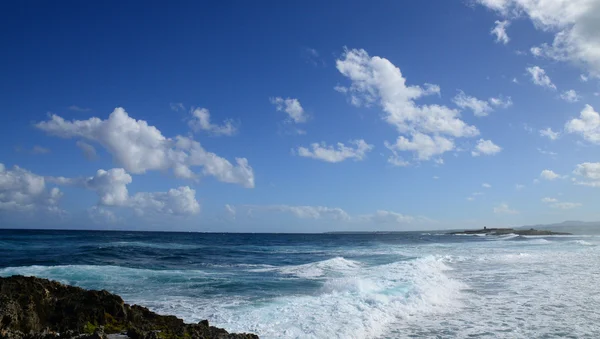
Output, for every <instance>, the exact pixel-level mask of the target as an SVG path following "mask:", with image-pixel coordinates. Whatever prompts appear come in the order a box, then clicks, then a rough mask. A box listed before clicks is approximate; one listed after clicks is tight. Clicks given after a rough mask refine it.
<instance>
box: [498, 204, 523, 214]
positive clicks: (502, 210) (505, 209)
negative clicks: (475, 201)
mask: <svg viewBox="0 0 600 339" xmlns="http://www.w3.org/2000/svg"><path fill="white" fill-rule="evenodd" d="M494 213H496V214H518V213H519V211H517V210H514V209H512V208H510V207H509V206H508V204H505V203H503V204H500V205H498V206H496V207H494Z"/></svg>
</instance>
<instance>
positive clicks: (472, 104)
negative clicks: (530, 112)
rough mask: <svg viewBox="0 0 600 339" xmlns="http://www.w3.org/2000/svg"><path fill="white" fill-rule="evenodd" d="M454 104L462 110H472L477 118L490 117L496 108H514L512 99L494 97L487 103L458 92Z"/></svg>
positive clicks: (453, 100)
mask: <svg viewBox="0 0 600 339" xmlns="http://www.w3.org/2000/svg"><path fill="white" fill-rule="evenodd" d="M452 102H454V103H455V104H456V106H458V107H460V108H462V109H465V108H468V109H470V110H471V111H473V114H474V115H475V116H476V117H485V116H488V115H489V114H490V113H491V112H493V111H494V107H500V108H507V107H510V106H512V99H511V97H507V98H503V97H502V96H499V97H497V98H494V97H492V98H489V99H488V100H487V101H485V100H480V99H477V98H475V97H472V96H469V95H466V94H465V92H463V91H458V94H457V95H456V96H455V97H454V98H453V99H452Z"/></svg>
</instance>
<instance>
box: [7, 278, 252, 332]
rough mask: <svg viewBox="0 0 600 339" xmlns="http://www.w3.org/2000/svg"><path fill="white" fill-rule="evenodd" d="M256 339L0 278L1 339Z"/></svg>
mask: <svg viewBox="0 0 600 339" xmlns="http://www.w3.org/2000/svg"><path fill="white" fill-rule="evenodd" d="M21 338H26V339H55V338H61V339H62V338H79V339H118V338H123V339H126V338H131V339H178V338H185V339H209V338H211V339H212V338H214V339H258V336H256V335H254V334H247V333H241V334H237V333H228V332H227V331H226V330H224V329H222V328H217V327H214V326H210V325H209V324H208V321H207V320H203V321H201V322H199V323H198V324H186V323H184V322H183V320H181V319H179V318H177V317H175V316H170V315H167V316H165V315H158V314H156V313H154V312H151V311H150V310H148V309H147V308H145V307H142V306H138V305H132V306H130V305H128V304H126V303H125V302H124V301H123V299H121V297H119V296H118V295H115V294H112V293H109V292H107V291H104V290H103V291H91V290H85V289H82V288H79V287H74V286H68V285H64V284H61V283H59V282H56V281H50V280H47V279H40V278H36V277H24V276H12V277H8V278H1V277H0V339H21Z"/></svg>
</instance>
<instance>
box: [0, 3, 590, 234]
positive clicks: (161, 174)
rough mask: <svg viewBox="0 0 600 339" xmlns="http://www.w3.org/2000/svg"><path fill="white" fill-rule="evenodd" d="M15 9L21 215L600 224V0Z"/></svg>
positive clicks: (9, 46)
mask: <svg viewBox="0 0 600 339" xmlns="http://www.w3.org/2000/svg"><path fill="white" fill-rule="evenodd" d="M0 6H1V8H0V26H1V29H0V44H1V46H2V62H1V63H0V74H2V76H1V77H0V102H1V103H2V105H1V107H0V109H1V112H2V113H1V114H0V138H1V139H0V140H1V142H2V145H3V147H2V148H0V163H1V164H2V165H0V228H69V229H128V230H158V231H209V232H324V231H357V230H363V231H408V230H430V229H450V228H454V229H456V228H475V227H482V226H488V227H490V226H519V225H527V224H540V223H553V222H560V221H564V220H582V221H597V220H600V209H599V208H598V206H600V157H599V155H600V114H599V113H598V112H600V96H599V95H600V34H599V32H600V0H460V1H459V0H456V1H433V0H423V1H411V2H406V1H375V2H373V1H326V2H324V1H303V2H298V1H262V2H259V3H256V2H255V3H250V2H246V1H219V2H173V3H162V4H152V5H143V6H141V5H140V4H139V3H136V2H117V1H105V2H81V1H72V2H68V1H65V2H61V3H60V4H57V3H52V2H47V1H32V2H5V3H3V4H2V5H0Z"/></svg>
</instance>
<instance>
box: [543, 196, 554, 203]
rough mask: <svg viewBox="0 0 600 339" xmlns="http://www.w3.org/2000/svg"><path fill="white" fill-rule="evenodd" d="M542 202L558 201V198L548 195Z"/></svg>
mask: <svg viewBox="0 0 600 339" xmlns="http://www.w3.org/2000/svg"><path fill="white" fill-rule="evenodd" d="M542 202H543V203H546V204H547V203H552V202H558V200H557V199H555V198H548V197H546V198H543V199H542Z"/></svg>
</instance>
